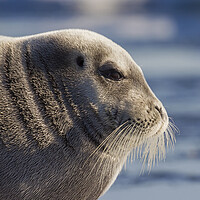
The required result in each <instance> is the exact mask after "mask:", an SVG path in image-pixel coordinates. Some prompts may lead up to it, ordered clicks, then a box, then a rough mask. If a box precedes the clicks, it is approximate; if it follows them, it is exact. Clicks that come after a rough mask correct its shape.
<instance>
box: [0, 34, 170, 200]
mask: <svg viewBox="0 0 200 200" xmlns="http://www.w3.org/2000/svg"><path fill="white" fill-rule="evenodd" d="M78 56H82V57H83V58H84V66H83V67H82V68H81V67H80V66H78V65H77V63H76V58H77V57H78ZM108 61H109V62H111V63H113V65H115V67H116V68H118V69H119V70H120V71H122V72H123V74H124V75H125V76H126V79H124V80H123V81H118V82H114V81H112V80H110V81H109V80H105V78H104V77H102V76H101V75H100V74H99V73H98V68H99V67H100V66H102V65H103V64H104V63H106V62H108ZM155 106H158V107H159V108H162V110H163V111H162V115H164V118H163V117H161V116H160V113H159V112H157V110H156V109H155ZM151 118H152V119H154V118H155V120H154V122H152V123H154V124H153V125H152V127H155V125H157V124H158V123H160V121H164V122H163V124H164V125H163V126H164V127H165V128H163V130H162V133H163V132H164V131H165V129H166V126H167V125H166V124H168V119H167V114H166V112H165V110H164V108H163V106H162V104H161V103H160V102H159V101H158V100H157V98H156V97H155V96H154V94H153V93H152V91H151V90H150V88H149V87H148V85H147V83H146V81H145V80H144V77H143V75H142V72H141V70H140V69H139V67H138V66H137V65H136V63H135V62H134V61H133V60H132V59H131V57H130V56H129V55H128V53H127V52H126V51H125V50H123V49H122V48H121V47H119V46H118V45H117V44H115V43H113V42H112V41H111V40H109V39H107V38H105V37H103V36H100V35H98V34H96V33H93V32H89V31H84V30H63V31H56V32H50V33H45V34H40V35H36V36H29V37H22V38H8V37H0V199H9V200H16V199H23V200H30V199H31V200H33V199H40V200H43V199H48V200H50V199H59V200H61V199H67V200H79V199H81V200H86V199H89V200H95V199H98V197H99V196H100V195H102V194H103V193H104V192H105V191H106V190H107V189H108V188H109V186H110V185H111V184H112V183H113V181H114V180H115V178H116V176H117V175H118V173H119V172H120V170H121V168H122V166H123V164H124V162H125V160H126V157H127V155H128V153H129V152H130V151H127V152H126V153H125V154H123V155H121V156H118V155H114V154H113V155H114V156H113V155H112V152H111V151H110V152H106V153H105V151H103V150H101V151H95V149H97V147H98V146H99V145H100V144H101V143H102V142H103V141H104V140H105V138H107V137H108V136H109V134H110V133H112V132H113V131H114V130H116V128H117V127H119V126H120V125H121V124H122V123H123V122H125V121H126V120H128V119H131V120H133V121H137V119H139V120H141V119H144V120H145V119H146V121H147V122H148V121H149V119H151ZM144 120H143V122H142V123H141V124H142V125H143V130H147V131H146V132H145V131H144V133H145V134H147V136H148V134H149V132H152V131H150V129H148V128H149V127H148V126H146V124H145V123H146V122H144ZM145 126H146V128H144V127H145ZM129 129H130V128H129ZM152 130H153V129H152ZM154 133H155V131H154ZM145 137H146V136H145ZM138 144H139V143H138ZM122 147H123V146H122ZM115 148H116V147H115ZM119 148H120V147H119ZM131 148H133V147H131ZM93 152H95V156H91V155H93V154H92V153H93ZM97 158H98V159H97ZM99 158H103V159H101V163H98V161H99ZM86 161H87V162H86ZM105 163H109V165H105ZM97 165H98V167H96V166H97ZM104 166H107V167H106V168H107V169H106V170H105V167H104Z"/></svg>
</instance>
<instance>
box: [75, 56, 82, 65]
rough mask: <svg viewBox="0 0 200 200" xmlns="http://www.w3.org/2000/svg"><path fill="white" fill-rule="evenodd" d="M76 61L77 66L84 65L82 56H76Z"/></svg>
mask: <svg viewBox="0 0 200 200" xmlns="http://www.w3.org/2000/svg"><path fill="white" fill-rule="evenodd" d="M76 63H77V65H78V66H79V67H83V66H84V58H83V56H78V57H77V58H76Z"/></svg>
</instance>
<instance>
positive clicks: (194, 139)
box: [0, 0, 200, 200]
mask: <svg viewBox="0 0 200 200" xmlns="http://www.w3.org/2000/svg"><path fill="white" fill-rule="evenodd" d="M67 28H83V29H89V30H92V31H96V32H98V33H100V34H103V35H105V36H107V37H109V38H110V39H112V40H113V41H115V42H116V43H118V44H120V45H121V46H122V47H124V48H125V49H126V50H127V51H128V52H129V53H130V54H131V56H132V57H133V59H134V60H135V61H136V62H137V63H138V64H139V65H140V66H141V68H142V70H143V72H144V74H145V77H146V79H147V81H148V83H149V85H150V87H151V88H152V90H153V91H154V93H155V94H156V95H157V97H158V98H159V99H160V100H161V101H162V102H163V104H164V106H165V107H166V109H167V111H168V114H169V116H170V117H171V118H172V119H173V120H174V121H175V124H176V126H177V127H178V128H179V130H180V134H177V143H176V145H175V148H174V150H173V151H171V150H170V151H169V152H168V154H167V158H166V160H165V162H160V163H159V164H158V166H156V167H154V168H153V169H152V170H151V173H150V174H148V172H146V173H144V174H143V175H140V170H141V163H140V162H139V161H134V162H133V163H132V164H128V165H127V167H126V170H123V171H122V172H121V174H120V175H119V176H118V178H117V181H116V182H115V183H114V185H113V186H112V187H111V189H110V190H109V191H108V192H107V193H106V194H105V195H104V196H102V197H101V198H100V200H121V199H124V200H133V199H139V200H146V199H148V200H160V199H162V200H165V199H167V200H168V199H169V198H170V199H172V200H173V199H181V200H188V199H191V200H196V199H198V200H199V196H200V1H199V0H121V1H120V0H0V35H7V36H24V35H31V34H36V33H41V32H46V31H52V30H58V29H67Z"/></svg>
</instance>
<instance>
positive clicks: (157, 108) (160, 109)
mask: <svg viewBox="0 0 200 200" xmlns="http://www.w3.org/2000/svg"><path fill="white" fill-rule="evenodd" d="M155 109H156V110H157V111H158V112H159V113H160V115H161V118H163V111H162V108H159V107H158V106H155Z"/></svg>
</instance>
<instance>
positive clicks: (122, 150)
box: [88, 119, 177, 170]
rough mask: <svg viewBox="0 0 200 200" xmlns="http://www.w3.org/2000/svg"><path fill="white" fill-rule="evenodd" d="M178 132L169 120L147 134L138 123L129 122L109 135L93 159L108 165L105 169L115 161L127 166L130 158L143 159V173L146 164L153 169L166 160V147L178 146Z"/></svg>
mask: <svg viewBox="0 0 200 200" xmlns="http://www.w3.org/2000/svg"><path fill="white" fill-rule="evenodd" d="M176 130H177V129H176V127H175V125H174V124H173V123H171V122H169V120H168V119H167V120H166V121H163V120H161V122H160V123H159V124H157V126H156V127H153V128H151V129H149V130H148V132H147V130H146V132H145V129H144V128H142V127H141V126H140V124H139V123H138V122H137V121H136V120H133V119H128V120H126V121H125V122H123V123H122V124H121V125H120V126H119V127H118V128H116V129H115V130H114V131H113V132H112V133H111V134H109V135H108V136H107V137H106V139H104V141H103V142H102V143H101V144H100V145H99V146H98V147H97V148H96V149H95V151H94V152H93V153H92V154H91V155H90V157H93V158H95V159H96V163H98V164H99V165H100V166H101V167H105V166H107V164H106V165H105V166H102V163H104V164H105V163H106V162H113V161H114V160H116V162H117V161H118V162H123V163H124V162H125V161H126V159H127V158H131V161H132V160H134V159H136V158H139V159H141V160H142V163H143V166H142V170H144V169H145V168H146V164H147V168H148V169H149V170H150V169H151V167H152V166H154V165H155V163H156V160H157V161H159V160H162V159H165V153H166V147H169V146H172V147H173V146H174V143H175V135H174V132H176ZM98 153H101V155H102V156H99V154H98ZM97 154H98V155H97ZM128 155H130V156H128ZM109 158H112V159H109ZM133 158H134V159H133ZM88 160H89V158H88ZM105 160H106V161H105Z"/></svg>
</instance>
